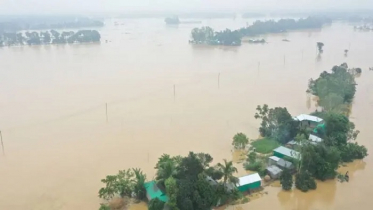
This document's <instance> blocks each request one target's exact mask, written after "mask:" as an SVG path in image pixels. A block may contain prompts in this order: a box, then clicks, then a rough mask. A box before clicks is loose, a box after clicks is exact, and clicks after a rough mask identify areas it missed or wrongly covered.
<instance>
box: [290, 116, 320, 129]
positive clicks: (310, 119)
mask: <svg viewBox="0 0 373 210" xmlns="http://www.w3.org/2000/svg"><path fill="white" fill-rule="evenodd" d="M293 119H294V120H296V121H299V122H300V125H301V126H302V127H307V126H308V127H316V126H317V124H319V123H321V122H322V121H323V119H321V118H319V117H316V116H312V115H308V114H301V115H298V116H296V117H294V118H293Z"/></svg>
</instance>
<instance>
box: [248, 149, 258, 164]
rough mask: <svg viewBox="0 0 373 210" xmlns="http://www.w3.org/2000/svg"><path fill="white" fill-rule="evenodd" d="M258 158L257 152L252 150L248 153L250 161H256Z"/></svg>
mask: <svg viewBox="0 0 373 210" xmlns="http://www.w3.org/2000/svg"><path fill="white" fill-rule="evenodd" d="M256 158H257V154H256V152H250V153H249V154H248V155H247V160H248V161H249V163H254V162H255V161H256Z"/></svg>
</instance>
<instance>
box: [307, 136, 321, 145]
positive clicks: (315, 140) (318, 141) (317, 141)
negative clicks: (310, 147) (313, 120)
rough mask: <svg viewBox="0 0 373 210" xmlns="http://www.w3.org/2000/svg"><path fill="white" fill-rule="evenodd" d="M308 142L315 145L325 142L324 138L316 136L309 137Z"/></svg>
mask: <svg viewBox="0 0 373 210" xmlns="http://www.w3.org/2000/svg"><path fill="white" fill-rule="evenodd" d="M308 140H310V141H311V142H313V143H320V142H322V141H323V139H322V138H320V137H318V136H315V135H313V134H310V136H309V137H308Z"/></svg>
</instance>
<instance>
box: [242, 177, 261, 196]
mask: <svg viewBox="0 0 373 210" xmlns="http://www.w3.org/2000/svg"><path fill="white" fill-rule="evenodd" d="M238 179H239V182H238V184H237V188H238V190H239V191H240V192H246V191H248V190H254V189H257V188H259V187H260V186H261V185H262V178H260V176H259V174H258V173H255V174H250V175H247V176H243V177H240V178H238Z"/></svg>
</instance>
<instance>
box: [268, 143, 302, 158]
mask: <svg viewBox="0 0 373 210" xmlns="http://www.w3.org/2000/svg"><path fill="white" fill-rule="evenodd" d="M273 151H274V152H277V153H280V154H283V155H285V156H288V157H292V158H296V159H298V158H299V157H298V156H299V152H297V151H295V150H292V149H289V148H286V147H283V146H279V147H277V148H276V149H275V150H273Z"/></svg>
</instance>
